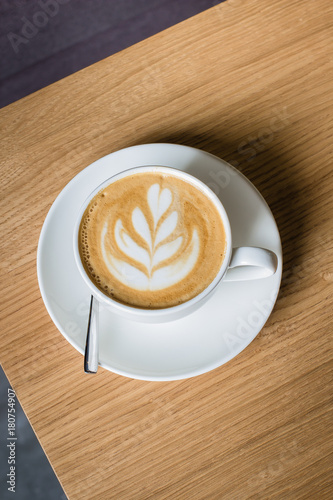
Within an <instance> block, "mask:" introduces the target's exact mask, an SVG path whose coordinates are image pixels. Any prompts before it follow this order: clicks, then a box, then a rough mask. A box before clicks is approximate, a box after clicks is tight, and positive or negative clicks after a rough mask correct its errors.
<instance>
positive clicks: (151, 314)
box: [73, 165, 277, 323]
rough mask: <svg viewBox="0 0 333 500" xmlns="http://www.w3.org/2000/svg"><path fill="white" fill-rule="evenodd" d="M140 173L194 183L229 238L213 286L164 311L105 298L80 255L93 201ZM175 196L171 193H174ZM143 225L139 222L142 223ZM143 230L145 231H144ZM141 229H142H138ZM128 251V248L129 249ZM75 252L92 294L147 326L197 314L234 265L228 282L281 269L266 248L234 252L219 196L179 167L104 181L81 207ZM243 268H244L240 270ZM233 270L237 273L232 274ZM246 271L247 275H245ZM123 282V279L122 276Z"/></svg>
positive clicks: (123, 174)
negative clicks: (84, 222)
mask: <svg viewBox="0 0 333 500" xmlns="http://www.w3.org/2000/svg"><path fill="white" fill-rule="evenodd" d="M139 173H162V174H169V175H173V176H175V177H178V178H180V179H183V180H185V181H187V182H189V183H190V184H192V185H194V186H195V187H196V188H198V189H200V190H201V191H202V192H203V193H204V194H205V195H206V196H207V197H208V198H209V199H210V200H211V201H212V202H213V203H214V205H215V207H216V209H217V210H218V212H219V214H220V217H221V219H222V222H223V225H224V229H225V235H226V254H225V258H224V260H223V261H222V263H221V267H220V269H219V272H218V273H217V275H216V277H215V278H214V280H213V281H212V282H211V283H210V284H209V286H208V287H207V288H206V289H205V290H204V291H203V292H201V293H200V294H198V295H197V296H196V297H194V298H193V299H191V300H188V301H187V302H184V303H183V304H180V305H177V306H173V307H168V308H164V309H154V310H152V309H151V310H148V309H139V308H137V307H130V306H128V305H125V304H121V303H119V302H118V301H116V300H113V299H112V298H110V297H109V296H107V295H105V294H104V293H103V292H101V290H100V289H99V288H97V287H96V286H95V284H94V283H93V282H92V281H91V280H90V278H89V275H88V274H87V273H86V270H85V268H84V266H83V264H82V261H81V258H80V252H79V245H78V241H79V229H80V224H81V219H82V216H83V214H84V212H85V210H86V208H87V206H88V205H89V203H90V202H91V200H92V199H93V198H94V197H95V196H96V194H97V193H99V192H100V191H101V190H102V189H104V188H105V187H107V186H109V185H110V184H112V183H114V182H116V181H118V180H120V179H125V178H126V177H128V176H129V177H131V176H132V175H133V174H139ZM170 196H171V193H170ZM138 223H139V221H138ZM142 229H143V228H142ZM138 230H140V228H138ZM125 250H126V249H125ZM73 251H74V258H75V262H76V265H77V267H78V269H79V272H80V274H81V276H82V278H83V280H84V281H85V283H86V285H87V286H88V287H89V288H90V293H91V294H92V295H94V297H96V298H97V299H98V301H99V302H102V303H103V304H104V305H105V306H106V307H108V308H109V309H110V310H111V311H112V312H114V313H116V314H120V315H121V316H122V317H124V318H125V319H130V320H134V321H142V322H146V323H161V322H166V321H174V320H175V319H180V318H183V317H184V316H186V315H187V314H192V313H193V312H194V311H196V310H197V309H199V307H201V306H202V305H203V304H204V303H205V302H206V301H207V300H208V298H209V295H210V294H211V293H212V292H213V291H215V290H216V288H217V286H218V284H219V283H220V281H221V279H223V278H224V277H226V274H227V271H228V268H229V266H230V272H229V275H228V281H234V280H238V281H239V280H242V279H255V278H265V277H267V276H271V275H272V274H274V273H275V271H276V268H277V258H276V255H275V254H274V253H272V252H269V251H268V250H265V249H262V248H254V247H242V248H236V249H234V251H233V252H232V235H231V229H230V223H229V219H228V215H227V213H226V211H225V209H224V207H223V205H222V203H221V201H220V199H219V198H218V197H217V196H216V194H215V193H214V192H213V191H212V190H211V189H210V188H209V187H207V186H206V184H204V183H203V182H201V181H200V180H199V179H197V178H196V177H194V176H192V175H190V174H188V173H187V172H184V171H182V170H178V169H175V168H170V167H164V166H156V165H155V166H137V167H135V168H131V169H126V170H124V171H122V172H120V173H119V174H116V175H114V176H112V177H111V178H109V179H106V180H104V182H102V184H101V185H99V186H98V187H97V188H95V189H94V190H93V191H92V193H91V194H90V195H89V196H88V198H87V199H86V200H85V202H84V203H83V205H82V206H81V208H80V210H79V212H78V216H77V221H76V224H75V227H74V231H73ZM238 268H241V269H238ZM231 269H232V271H233V272H231ZM242 271H243V272H242ZM119 279H122V276H121V274H120V277H119Z"/></svg>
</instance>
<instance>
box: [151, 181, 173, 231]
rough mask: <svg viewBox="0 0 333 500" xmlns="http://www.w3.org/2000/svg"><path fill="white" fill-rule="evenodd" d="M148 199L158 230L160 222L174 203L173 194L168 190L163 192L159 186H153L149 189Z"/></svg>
mask: <svg viewBox="0 0 333 500" xmlns="http://www.w3.org/2000/svg"><path fill="white" fill-rule="evenodd" d="M147 198H148V205H149V208H150V211H151V213H152V215H153V218H154V225H155V228H156V226H157V223H158V221H159V220H160V218H161V217H162V215H163V214H164V213H165V212H166V211H167V210H168V208H169V207H170V205H171V203H172V193H171V191H170V189H168V188H165V189H162V191H161V188H160V185H159V184H153V185H152V186H150V188H149V189H148V194H147Z"/></svg>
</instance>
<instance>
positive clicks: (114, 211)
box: [79, 172, 226, 308]
mask: <svg viewBox="0 0 333 500" xmlns="http://www.w3.org/2000/svg"><path fill="white" fill-rule="evenodd" d="M79 242H80V245H79V246H80V255H81V260H82V262H83V265H84V267H85V270H86V272H87V273H88V275H89V276H90V278H91V280H92V281H93V282H94V283H95V285H96V286H97V287H98V288H99V289H100V290H102V291H103V292H104V293H105V294H106V295H108V296H110V297H112V298H113V299H116V300H118V301H120V302H122V303H125V304H128V305H131V306H136V307H143V308H163V307H170V306H173V305H176V304H179V303H182V302H185V301H187V300H189V299H190V298H193V297H195V296H196V295H198V294H199V293H200V292H201V291H203V290H204V289H205V288H206V287H207V286H208V284H209V283H210V282H211V281H212V280H213V279H214V278H215V276H216V274H217V273H218V270H219V268H220V266H221V262H222V260H223V257H224V254H225V245H226V243H225V233H224V227H223V224H222V221H221V218H220V215H219V213H218V210H217V209H216V207H215V205H214V203H213V202H212V201H211V200H210V199H209V198H208V197H207V196H206V195H205V194H204V193H203V192H202V191H200V190H199V189H198V188H196V187H195V186H194V185H191V184H190V183H189V182H186V181H184V180H183V179H180V178H178V177H176V176H172V175H166V174H161V173H153V172H148V173H138V174H133V175H131V176H130V177H126V178H124V179H120V180H117V181H115V182H114V183H111V184H110V185H109V186H107V187H106V188H104V189H103V190H102V191H100V192H99V193H98V194H97V195H96V196H95V197H94V198H93V200H92V201H91V202H90V204H89V205H88V207H87V209H86V211H85V213H84V215H83V218H82V221H81V226H80V234H79Z"/></svg>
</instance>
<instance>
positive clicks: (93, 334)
mask: <svg viewBox="0 0 333 500" xmlns="http://www.w3.org/2000/svg"><path fill="white" fill-rule="evenodd" d="M98 351H99V349H98V301H97V300H96V299H95V298H94V297H93V296H91V300H90V310H89V320H88V328H87V339H86V348H85V352H84V371H85V372H86V373H96V372H97V369H98Z"/></svg>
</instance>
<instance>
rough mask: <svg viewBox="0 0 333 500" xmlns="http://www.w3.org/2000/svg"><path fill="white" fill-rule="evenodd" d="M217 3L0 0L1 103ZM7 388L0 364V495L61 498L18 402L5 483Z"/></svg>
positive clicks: (27, 498) (199, 0)
mask: <svg viewBox="0 0 333 500" xmlns="http://www.w3.org/2000/svg"><path fill="white" fill-rule="evenodd" d="M219 3H220V1H219V0H109V1H107V0H0V54H1V60H0V107H4V106H7V105H8V104H10V103H12V102H14V101H16V100H18V99H21V98H22V97H24V96H26V95H28V94H31V93H32V92H35V91H36V90H39V89H41V88H43V87H45V86H46V85H50V84H51V83H53V82H55V81H57V80H60V79H61V78H64V77H65V76H67V75H70V74H71V73H74V72H76V71H78V70H80V69H82V68H85V67H86V66H89V65H90V64H93V63H95V62H96V61H99V60H101V59H103V58H105V57H108V56H110V55H111V54H114V53H115V52H118V51H120V50H122V49H124V48H126V47H129V46H130V45H133V44H134V43H137V42H139V41H141V40H143V39H145V38H147V37H149V36H152V35H154V34H155V33H158V32H159V31H162V30H164V29H166V28H168V27H169V26H172V25H174V24H176V23H179V22H181V21H183V20H185V19H187V18H189V17H191V16H193V15H195V14H198V13H199V12H201V11H203V10H206V9H208V8H210V7H213V6H214V5H217V4H219ZM0 131H1V122H0ZM8 387H10V385H9V382H8V380H7V379H6V376H5V374H4V373H3V371H2V370H0V430H1V433H0V472H1V478H0V479H1V483H0V499H4V500H6V499H7V498H15V499H16V500H63V499H65V498H66V496H65V494H64V492H63V490H62V488H61V486H60V484H59V482H58V480H57V478H56V476H55V475H54V473H53V470H52V468H51V466H50V464H49V462H48V460H47V458H46V456H45V454H44V452H43V450H42V448H41V446H40V445H39V443H38V440H37V438H36V436H35V434H34V432H33V430H32V428H31V426H30V424H29V422H28V420H27V418H26V417H25V414H24V412H23V411H22V409H21V407H20V406H19V402H18V401H17V403H16V435H17V446H16V459H17V463H16V470H17V478H16V492H15V494H14V493H10V492H8V490H7V486H8V485H7V484H6V477H5V476H6V474H7V472H8V464H7V457H8V449H7V447H6V444H7V442H6V438H7V391H8ZM59 432H61V430H60V429H59Z"/></svg>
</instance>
